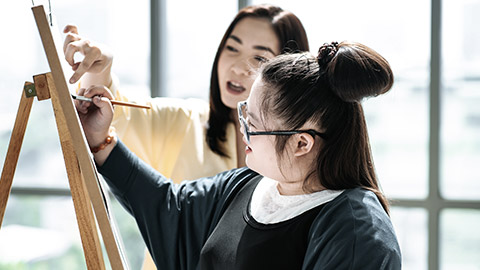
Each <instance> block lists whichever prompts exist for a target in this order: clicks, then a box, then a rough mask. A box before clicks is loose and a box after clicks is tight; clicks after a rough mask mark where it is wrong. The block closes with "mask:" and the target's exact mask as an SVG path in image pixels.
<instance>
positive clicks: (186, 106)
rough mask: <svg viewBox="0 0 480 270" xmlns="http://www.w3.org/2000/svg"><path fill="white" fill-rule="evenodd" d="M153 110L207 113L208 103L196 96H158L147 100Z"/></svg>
mask: <svg viewBox="0 0 480 270" xmlns="http://www.w3.org/2000/svg"><path fill="white" fill-rule="evenodd" d="M147 103H149V104H150V105H151V106H152V108H153V109H154V110H155V111H171V112H178V113H184V114H186V115H191V114H192V113H194V114H207V113H208V112H209V108H210V107H209V104H208V102H207V101H205V100H203V99H198V98H188V99H182V98H171V97H158V98H152V99H150V100H149V101H147Z"/></svg>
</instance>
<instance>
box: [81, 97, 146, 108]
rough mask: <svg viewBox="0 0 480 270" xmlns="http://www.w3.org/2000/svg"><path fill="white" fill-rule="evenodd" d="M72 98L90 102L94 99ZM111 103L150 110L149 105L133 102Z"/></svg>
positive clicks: (112, 101)
mask: <svg viewBox="0 0 480 270" xmlns="http://www.w3.org/2000/svg"><path fill="white" fill-rule="evenodd" d="M72 98H73V99H76V100H79V101H88V102H92V98H88V97H84V96H76V95H73V94H72ZM110 102H111V103H112V104H113V105H120V106H129V107H134V108H143V109H150V106H149V105H140V104H136V103H132V102H125V101H119V100H110Z"/></svg>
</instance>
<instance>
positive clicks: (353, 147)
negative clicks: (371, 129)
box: [260, 42, 393, 213]
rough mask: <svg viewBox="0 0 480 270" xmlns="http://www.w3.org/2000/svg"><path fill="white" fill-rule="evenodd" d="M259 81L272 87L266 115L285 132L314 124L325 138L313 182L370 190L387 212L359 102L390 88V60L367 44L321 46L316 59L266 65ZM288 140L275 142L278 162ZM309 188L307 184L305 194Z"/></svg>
mask: <svg viewBox="0 0 480 270" xmlns="http://www.w3.org/2000/svg"><path fill="white" fill-rule="evenodd" d="M260 76H261V78H262V81H263V83H264V84H265V85H266V87H268V88H269V93H268V94H264V96H263V97H262V100H263V101H262V105H261V108H262V116H264V117H266V115H267V114H268V115H275V117H278V119H280V121H281V122H282V129H287V130H288V129H291V130H294V129H300V128H302V126H303V125H304V124H305V123H306V122H312V123H315V125H316V126H317V128H318V130H321V131H322V132H324V133H325V136H326V137H325V139H324V140H322V142H321V144H320V148H319V152H318V156H317V161H316V165H315V166H314V168H312V171H311V172H310V174H309V175H315V176H316V177H313V179H316V180H317V181H319V183H320V184H321V185H322V186H323V187H325V188H327V189H332V190H340V189H350V188H355V187H362V188H365V189H369V190H371V191H373V192H374V193H375V194H376V195H377V197H378V199H379V200H380V202H381V204H382V206H383V208H384V209H385V211H386V212H387V213H388V201H387V200H386V198H385V196H384V195H383V193H382V192H381V191H380V188H379V185H378V181H377V177H376V173H375V168H374V164H373V159H372V154H371V149H370V143H369V138H368V132H367V125H366V122H365V116H364V113H363V108H362V105H361V103H360V102H361V101H362V99H363V98H365V97H373V96H377V95H380V94H383V93H385V92H387V91H388V90H390V88H391V87H392V85H393V73H392V70H391V68H390V66H389V64H388V62H387V60H385V59H384V58H383V57H382V56H381V55H379V54H378V53H377V52H375V51H374V50H372V49H370V48H368V47H367V46H365V45H362V44H359V43H349V42H342V43H340V44H338V43H336V42H335V43H331V44H325V45H324V46H322V47H321V48H320V50H319V54H318V56H317V57H315V56H313V55H311V54H307V53H304V54H290V55H282V56H277V57H276V58H274V59H273V60H271V61H270V62H268V63H267V64H266V65H264V67H263V68H262V69H261V70H260ZM288 139H289V137H286V136H277V137H276V146H275V147H276V150H277V153H279V156H278V157H279V158H281V156H282V155H281V154H282V153H283V151H284V148H285V144H286V142H287V141H288ZM310 179H312V178H310ZM310 181H311V180H310ZM309 184H311V183H308V182H307V181H306V182H305V184H304V189H307V190H308V187H309V186H311V185H309Z"/></svg>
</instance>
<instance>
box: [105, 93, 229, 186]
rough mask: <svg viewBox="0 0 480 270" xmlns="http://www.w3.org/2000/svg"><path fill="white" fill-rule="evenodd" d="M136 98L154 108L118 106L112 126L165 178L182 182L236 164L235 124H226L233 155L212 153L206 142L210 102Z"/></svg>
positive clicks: (121, 98) (227, 145)
mask: <svg viewBox="0 0 480 270" xmlns="http://www.w3.org/2000/svg"><path fill="white" fill-rule="evenodd" d="M112 88H116V87H114V85H112ZM111 90H112V91H113V92H114V95H115V99H117V100H123V101H127V100H129V99H128V98H127V97H126V96H125V95H122V93H120V92H119V91H118V90H117V89H111ZM136 101H137V102H138V103H147V104H149V105H150V106H151V109H149V110H146V109H138V108H131V107H126V106H115V110H114V118H113V123H112V125H113V126H114V127H115V129H116V131H117V134H118V137H119V138H120V139H121V140H122V142H123V143H124V144H125V145H127V146H128V148H130V150H132V151H133V152H134V153H135V154H136V155H137V156H138V157H140V158H141V159H142V160H144V161H145V162H146V163H148V164H150V165H151V166H152V167H153V168H155V169H156V170H157V171H159V172H161V173H162V174H163V175H165V176H166V177H168V178H171V179H172V180H173V181H174V182H176V183H179V182H181V181H182V180H192V179H197V178H200V177H205V176H213V175H215V174H217V173H219V172H222V171H226V170H230V169H232V168H236V167H237V153H236V151H237V150H236V137H235V136H236V132H235V127H234V125H233V124H229V125H228V126H227V131H226V135H227V141H226V142H225V144H224V146H225V149H227V151H228V154H229V156H230V158H225V157H221V156H219V155H217V154H215V153H214V152H212V151H211V150H210V148H209V147H208V145H207V143H206V141H205V135H206V134H205V133H206V123H207V120H208V112H209V105H208V103H207V102H205V101H203V100H200V99H176V98H150V99H147V100H136Z"/></svg>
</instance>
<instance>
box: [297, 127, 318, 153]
mask: <svg viewBox="0 0 480 270" xmlns="http://www.w3.org/2000/svg"><path fill="white" fill-rule="evenodd" d="M294 143H295V144H296V146H295V150H294V155H295V156H296V157H300V156H303V155H306V154H308V153H310V152H311V151H312V149H313V145H314V144H315V138H314V137H313V136H312V135H310V134H308V133H299V134H296V135H295V141H294Z"/></svg>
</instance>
